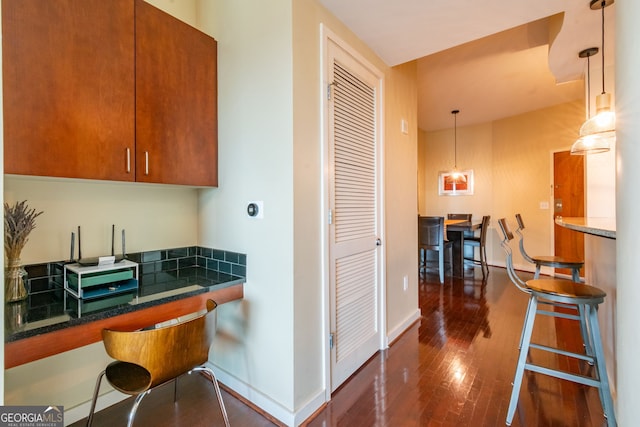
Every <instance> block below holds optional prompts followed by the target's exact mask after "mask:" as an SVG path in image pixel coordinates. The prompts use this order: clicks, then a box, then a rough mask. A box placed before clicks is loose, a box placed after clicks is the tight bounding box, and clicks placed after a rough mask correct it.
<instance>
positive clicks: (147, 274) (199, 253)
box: [25, 246, 247, 305]
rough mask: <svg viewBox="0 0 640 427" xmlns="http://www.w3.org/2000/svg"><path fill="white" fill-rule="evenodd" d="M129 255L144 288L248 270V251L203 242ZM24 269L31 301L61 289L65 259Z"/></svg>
mask: <svg viewBox="0 0 640 427" xmlns="http://www.w3.org/2000/svg"><path fill="white" fill-rule="evenodd" d="M127 258H128V259H129V260H131V261H134V262H137V263H138V264H139V267H138V268H139V271H138V276H139V279H140V287H142V288H144V287H151V286H154V285H156V284H158V283H160V282H166V281H168V280H176V279H179V278H180V277H187V276H188V277H193V276H196V275H197V276H198V277H199V278H202V280H203V281H206V280H207V279H208V278H209V277H211V279H212V280H216V279H217V277H218V276H219V275H221V274H223V275H231V276H238V277H242V278H245V277H246V274H247V256H246V255H245V254H241V253H237V252H229V251H224V250H220V249H211V248H205V247H201V246H188V247H182V248H172V249H162V250H154V251H145V252H136V253H130V254H127ZM25 270H26V271H27V274H28V275H27V291H28V292H29V297H30V299H31V304H32V305H33V303H34V302H36V301H34V299H35V300H37V294H38V293H41V292H46V291H51V290H54V289H60V290H62V288H63V263H62V262H60V261H55V262H49V263H41V264H31V265H25ZM203 270H204V271H203ZM163 278H164V279H163Z"/></svg>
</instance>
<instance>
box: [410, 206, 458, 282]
mask: <svg viewBox="0 0 640 427" xmlns="http://www.w3.org/2000/svg"><path fill="white" fill-rule="evenodd" d="M445 249H448V250H449V260H450V261H451V262H450V263H449V265H450V266H451V265H452V261H453V243H452V242H450V241H448V240H445V239H444V217H443V216H420V217H418V258H419V259H420V271H422V270H423V269H426V265H427V253H428V251H436V252H438V271H439V274H440V283H444V251H445Z"/></svg>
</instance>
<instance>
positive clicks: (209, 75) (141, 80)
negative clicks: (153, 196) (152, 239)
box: [135, 0, 218, 186]
mask: <svg viewBox="0 0 640 427" xmlns="http://www.w3.org/2000/svg"><path fill="white" fill-rule="evenodd" d="M135 7H136V108H135V109H136V179H137V180H138V181H144V182H158V183H168V184H188V185H194V186H217V184H218V144H217V135H218V129H217V126H218V119H217V111H218V110H217V108H218V107H217V44H216V41H215V40H214V39H213V38H211V37H209V36H207V35H206V34H204V33H202V32H200V31H198V30H196V29H195V28H193V27H191V26H189V25H187V24H185V23H184V22H182V21H179V20H178V19H176V18H174V17H172V16H170V15H168V14H166V13H164V12H162V11H160V10H159V9H157V8H155V7H154V6H151V5H150V4H148V3H146V2H144V1H142V0H136V3H135Z"/></svg>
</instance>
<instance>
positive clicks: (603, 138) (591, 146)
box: [571, 0, 616, 154]
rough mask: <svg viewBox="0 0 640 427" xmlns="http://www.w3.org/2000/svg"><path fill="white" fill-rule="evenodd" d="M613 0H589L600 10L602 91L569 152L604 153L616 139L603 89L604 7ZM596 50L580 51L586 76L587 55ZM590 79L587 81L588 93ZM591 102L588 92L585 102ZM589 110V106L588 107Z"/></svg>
mask: <svg viewBox="0 0 640 427" xmlns="http://www.w3.org/2000/svg"><path fill="white" fill-rule="evenodd" d="M613 2H614V0H591V3H590V7H591V9H593V10H597V9H601V11H602V93H601V94H599V95H598V96H597V97H596V115H595V116H593V117H589V118H588V119H587V121H586V122H584V123H583V124H582V126H581V127H580V138H578V140H577V141H576V142H575V143H574V144H573V146H571V154H595V153H604V152H607V151H609V150H610V149H611V145H613V144H614V143H615V141H616V115H615V113H614V111H613V108H611V95H610V94H608V93H606V91H605V90H604V80H605V79H604V8H605V7H607V6H609V5H611V4H613ZM597 52H598V48H589V49H585V50H583V51H581V52H580V54H579V56H580V57H581V58H585V57H586V58H587V64H588V65H587V76H589V67H590V66H589V57H590V56H591V55H594V54H595V53H597ZM590 86H591V84H590V80H588V82H587V88H588V93H590ZM590 102H591V96H590V94H588V95H587V103H588V104H589V103H590ZM589 110H590V108H589ZM589 116H591V112H590V111H589Z"/></svg>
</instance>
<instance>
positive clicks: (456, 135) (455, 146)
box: [451, 110, 460, 170]
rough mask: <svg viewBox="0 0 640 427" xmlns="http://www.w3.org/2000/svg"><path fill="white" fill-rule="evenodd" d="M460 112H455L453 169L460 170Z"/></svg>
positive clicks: (453, 112)
mask: <svg viewBox="0 0 640 427" xmlns="http://www.w3.org/2000/svg"><path fill="white" fill-rule="evenodd" d="M459 112H460V110H453V111H452V112H451V114H453V169H454V170H457V169H458V119H457V117H458V113H459Z"/></svg>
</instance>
